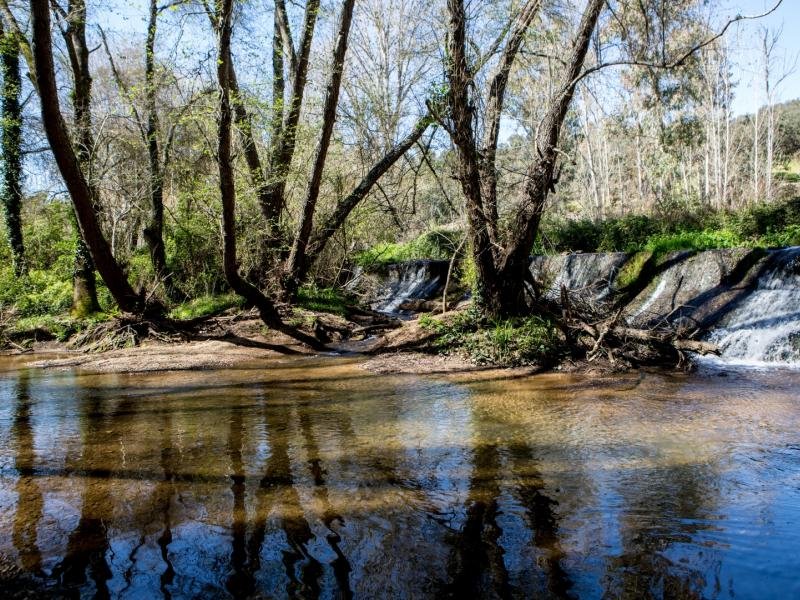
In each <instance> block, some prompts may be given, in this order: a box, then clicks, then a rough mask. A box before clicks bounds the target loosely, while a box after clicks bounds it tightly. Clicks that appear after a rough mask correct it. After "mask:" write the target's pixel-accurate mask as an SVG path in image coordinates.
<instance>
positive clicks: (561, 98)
mask: <svg viewBox="0 0 800 600" xmlns="http://www.w3.org/2000/svg"><path fill="white" fill-rule="evenodd" d="M604 4H605V1H604V0H589V3H588V4H587V7H586V9H585V11H584V14H583V17H582V19H581V22H580V25H579V26H578V33H577V36H576V39H575V41H574V44H573V49H572V52H571V55H570V56H569V57H568V59H567V60H566V63H565V64H566V67H565V69H564V73H563V74H562V79H561V83H560V85H558V86H557V87H556V91H555V93H554V94H553V96H552V98H551V100H550V102H549V105H548V106H547V108H546V112H545V117H544V119H543V121H542V123H541V125H540V127H539V134H538V136H537V137H536V139H535V140H534V144H535V147H536V152H537V154H538V158H536V159H534V160H533V162H532V163H531V164H530V165H529V166H528V168H527V171H526V173H525V183H524V184H523V189H522V193H521V198H520V201H519V206H518V208H517V210H516V213H515V215H514V216H513V217H512V225H511V227H510V229H509V231H508V233H507V235H506V236H505V238H506V239H505V240H503V239H501V233H500V229H499V219H498V212H497V171H496V159H497V155H496V150H497V142H498V137H499V130H500V121H501V116H502V110H503V105H504V101H505V92H506V87H507V84H508V78H509V75H510V72H511V68H512V66H513V64H514V60H515V59H516V57H517V54H518V52H519V48H520V46H521V45H522V42H523V41H524V36H525V33H526V31H527V30H528V27H529V26H530V25H531V23H532V22H533V20H534V18H535V17H536V15H537V13H538V11H539V8H540V5H541V2H540V1H539V0H528V1H527V2H526V3H525V4H524V5H523V7H522V9H521V10H520V12H519V14H518V16H517V18H516V20H515V22H514V24H513V26H512V28H511V32H510V34H509V38H508V41H507V42H506V45H505V48H504V50H503V53H502V54H501V56H500V58H499V61H498V64H497V66H496V68H495V70H494V73H493V74H492V76H491V77H490V78H489V83H488V92H487V102H486V107H487V108H486V116H485V119H484V120H485V125H484V135H483V140H482V142H481V145H480V146H479V145H478V142H477V139H476V135H475V131H474V126H473V122H474V116H475V114H474V113H475V108H474V102H473V100H472V98H471V92H470V88H471V85H472V81H473V78H474V73H473V72H472V69H471V66H470V65H469V61H468V55H467V17H466V12H465V9H464V3H463V0H448V3H447V9H448V16H449V22H448V45H447V52H448V56H447V66H446V76H447V83H448V86H449V90H448V109H449V110H448V114H447V115H446V117H445V116H443V117H442V123H443V125H444V126H445V128H446V129H447V131H448V133H449V134H450V137H451V139H452V141H453V144H454V146H455V147H456V151H457V154H458V177H459V179H460V182H461V189H462V191H463V193H464V198H465V202H466V208H467V218H468V224H469V234H470V241H471V245H472V257H473V260H474V261H475V266H476V270H477V273H478V289H477V299H476V300H477V302H478V303H479V305H480V306H481V308H482V309H483V310H484V312H485V313H486V314H487V315H490V316H506V315H513V314H518V313H520V312H522V311H524V310H525V308H526V306H527V303H526V301H525V286H526V282H527V281H528V279H529V277H528V275H527V273H528V266H529V260H530V259H529V255H530V250H531V248H532V247H533V242H534V240H535V238H536V235H537V233H538V229H539V223H540V221H541V217H542V212H543V210H544V206H545V202H546V200H547V197H548V194H549V193H550V192H551V191H552V189H553V187H554V186H555V184H556V182H557V179H558V177H557V175H556V170H555V169H556V160H557V158H558V148H557V145H558V141H559V136H560V133H561V126H562V124H563V122H564V118H565V117H566V114H567V109H568V107H569V105H570V102H571V101H572V97H573V95H574V93H575V88H576V86H577V84H578V81H579V75H580V73H581V69H582V67H583V63H584V60H585V58H586V55H587V52H588V50H589V44H590V42H591V37H592V32H593V31H594V28H595V25H596V24H597V21H598V19H599V17H600V12H601V10H602V8H603V6H604Z"/></svg>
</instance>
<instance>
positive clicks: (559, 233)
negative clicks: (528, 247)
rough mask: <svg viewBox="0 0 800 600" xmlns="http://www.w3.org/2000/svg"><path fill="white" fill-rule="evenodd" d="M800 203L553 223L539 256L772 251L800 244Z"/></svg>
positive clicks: (546, 229)
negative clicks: (775, 247) (752, 249)
mask: <svg viewBox="0 0 800 600" xmlns="http://www.w3.org/2000/svg"><path fill="white" fill-rule="evenodd" d="M798 230H800V198H797V199H794V200H790V201H788V202H783V203H773V204H759V205H755V206H753V207H750V208H748V209H745V210H743V211H740V212H736V213H733V212H710V211H705V212H704V211H701V210H693V209H691V208H690V207H682V208H679V209H676V212H675V213H674V214H670V215H666V216H659V217H651V216H645V215H627V216H625V217H620V218H613V219H606V220H604V221H600V222H593V221H590V220H573V221H568V220H562V221H556V220H550V221H548V222H546V223H544V224H543V225H542V235H541V236H540V239H541V240H544V242H543V243H542V242H537V246H536V247H535V248H534V252H536V253H546V252H548V251H549V252H641V251H649V252H653V253H655V254H657V255H658V254H663V253H666V252H672V251H677V250H698V251H699V250H708V249H711V248H733V247H771V246H785V245H795V244H797V243H799V242H800V236H798Z"/></svg>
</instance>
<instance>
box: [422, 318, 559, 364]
mask: <svg viewBox="0 0 800 600" xmlns="http://www.w3.org/2000/svg"><path fill="white" fill-rule="evenodd" d="M420 326H422V327H423V328H425V329H428V330H430V331H434V332H435V333H436V339H435V341H434V347H435V348H436V349H437V350H438V351H440V352H443V353H451V352H456V351H461V352H464V353H465V354H466V355H467V356H469V357H470V358H471V359H472V360H473V361H475V362H476V363H477V364H481V365H496V366H503V367H515V366H523V365H539V364H543V363H547V362H550V361H551V360H553V359H554V358H555V357H556V356H557V355H558V354H559V353H560V352H561V349H562V339H561V336H560V335H559V332H558V330H557V329H556V327H555V326H554V325H553V324H552V323H551V322H550V321H548V320H547V319H543V318H541V317H538V316H530V317H524V318H516V319H503V320H493V321H486V320H483V319H481V317H480V314H479V313H478V311H477V309H474V308H473V309H469V310H466V311H463V312H461V313H458V314H457V315H455V316H454V317H453V318H451V319H449V320H443V319H434V318H432V317H429V316H423V317H420Z"/></svg>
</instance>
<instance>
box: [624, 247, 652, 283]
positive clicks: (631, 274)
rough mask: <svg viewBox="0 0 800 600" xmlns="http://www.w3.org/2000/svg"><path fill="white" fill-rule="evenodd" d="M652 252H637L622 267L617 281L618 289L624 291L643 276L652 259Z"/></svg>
mask: <svg viewBox="0 0 800 600" xmlns="http://www.w3.org/2000/svg"><path fill="white" fill-rule="evenodd" d="M652 256H653V253H652V252H650V251H646V252H637V253H636V254H634V255H633V256H632V257H631V258H630V259H629V260H628V261H626V262H625V264H624V265H622V268H621V269H620V270H619V274H618V275H617V279H616V287H617V289H624V288H627V287H630V286H631V285H633V284H634V283H635V282H636V281H637V280H638V279H639V277H641V275H642V271H643V270H644V267H645V265H646V264H647V262H648V261H649V260H650V259H651V258H652Z"/></svg>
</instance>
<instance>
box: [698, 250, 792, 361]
mask: <svg viewBox="0 0 800 600" xmlns="http://www.w3.org/2000/svg"><path fill="white" fill-rule="evenodd" d="M708 339H709V341H712V342H714V343H716V344H717V345H718V346H719V347H720V349H721V351H722V356H721V360H722V361H723V362H725V363H733V364H741V365H752V366H791V367H800V247H795V248H786V249H783V250H776V251H775V252H774V253H773V255H772V256H771V259H770V261H769V263H768V266H767V267H766V269H765V271H764V273H762V274H761V275H760V277H759V279H758V284H757V286H756V288H755V289H754V290H753V291H752V292H751V293H750V294H748V295H747V296H746V297H745V298H744V299H743V300H742V301H741V302H740V303H739V304H738V305H737V306H736V307H735V308H734V309H733V310H732V311H731V312H729V313H728V314H727V315H726V316H725V317H724V318H723V319H722V320H721V321H720V322H719V323H718V324H717V326H716V327H715V328H714V330H712V332H711V334H710V335H709V338H708Z"/></svg>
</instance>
